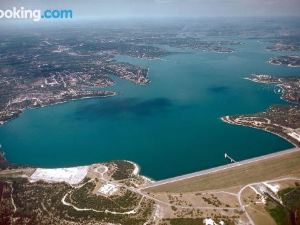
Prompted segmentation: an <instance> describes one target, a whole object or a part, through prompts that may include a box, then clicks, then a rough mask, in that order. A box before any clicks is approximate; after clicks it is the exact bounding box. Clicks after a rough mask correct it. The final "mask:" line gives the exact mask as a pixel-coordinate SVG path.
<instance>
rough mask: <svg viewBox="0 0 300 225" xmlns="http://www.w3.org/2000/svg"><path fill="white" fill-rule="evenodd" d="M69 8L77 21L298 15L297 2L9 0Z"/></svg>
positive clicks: (30, 5)
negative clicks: (93, 19) (91, 19)
mask: <svg viewBox="0 0 300 225" xmlns="http://www.w3.org/2000/svg"><path fill="white" fill-rule="evenodd" d="M14 6H15V7H21V6H23V7H25V8H38V9H72V10H73V13H74V15H75V17H76V18H77V19H89V18H127V17H128V18H135V17H138V18H140V17H145V18H161V17H277V16H299V12H300V0H89V1H87V0H85V1H83V0H74V1H69V0H56V1H55V0H51V1H50V0H44V1H36V0H10V1H5V2H3V1H1V2H0V9H9V8H12V7H14Z"/></svg>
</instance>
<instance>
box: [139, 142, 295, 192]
mask: <svg viewBox="0 0 300 225" xmlns="http://www.w3.org/2000/svg"><path fill="white" fill-rule="evenodd" d="M297 175H300V150H299V149H298V148H295V149H293V150H289V151H284V152H282V153H279V154H278V153H276V154H270V155H266V156H264V157H258V158H254V159H251V160H245V161H242V162H238V163H235V164H230V165H228V166H227V167H226V166H225V167H217V168H215V169H214V170H213V169H212V170H207V172H205V171H204V172H203V173H201V171H200V172H198V173H194V174H191V175H190V176H189V175H185V176H180V177H178V178H176V177H175V178H172V179H169V180H165V181H159V182H157V184H156V183H153V184H150V185H149V186H148V187H145V188H144V189H143V190H144V191H146V192H173V193H174V192H197V191H205V190H215V189H225V188H229V187H234V186H241V185H246V184H249V183H254V182H259V181H264V180H271V179H274V178H279V177H283V176H297Z"/></svg>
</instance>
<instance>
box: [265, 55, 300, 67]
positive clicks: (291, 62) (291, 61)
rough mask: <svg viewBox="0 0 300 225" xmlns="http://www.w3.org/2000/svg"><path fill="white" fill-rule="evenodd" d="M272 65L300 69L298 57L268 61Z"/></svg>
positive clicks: (275, 58) (281, 57)
mask: <svg viewBox="0 0 300 225" xmlns="http://www.w3.org/2000/svg"><path fill="white" fill-rule="evenodd" d="M268 62H269V63H270V64H273V65H286V66H288V67H300V56H279V57H274V58H271V59H270V60H269V61H268Z"/></svg>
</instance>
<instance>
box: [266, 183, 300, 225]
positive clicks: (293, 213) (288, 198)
mask: <svg viewBox="0 0 300 225" xmlns="http://www.w3.org/2000/svg"><path fill="white" fill-rule="evenodd" d="M278 195H279V197H280V198H281V200H282V205H281V204H279V203H278V202H276V201H274V200H272V199H270V198H269V199H268V201H267V205H266V209H267V211H268V212H269V213H270V215H271V216H272V217H273V219H274V220H275V221H276V223H277V224H278V225H293V224H300V187H297V186H296V187H290V188H286V189H284V190H281V191H279V192H278Z"/></svg>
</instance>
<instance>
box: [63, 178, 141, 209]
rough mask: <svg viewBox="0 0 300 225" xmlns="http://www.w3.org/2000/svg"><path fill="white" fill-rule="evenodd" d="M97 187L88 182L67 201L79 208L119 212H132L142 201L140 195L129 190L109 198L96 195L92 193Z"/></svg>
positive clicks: (73, 192)
mask: <svg viewBox="0 0 300 225" xmlns="http://www.w3.org/2000/svg"><path fill="white" fill-rule="evenodd" d="M95 187H96V184H95V183H93V182H88V183H86V184H85V185H84V186H82V187H81V188H79V189H75V190H74V191H72V193H71V194H70V195H69V197H68V199H67V200H68V201H71V203H72V204H74V205H76V207H79V208H91V209H95V210H99V211H105V210H110V211H117V212H126V211H130V210H132V209H134V208H135V207H136V206H137V205H138V203H139V201H140V200H141V196H140V195H138V194H136V193H134V192H131V191H129V190H124V193H123V194H121V195H116V196H111V197H109V198H108V197H105V196H102V195H96V194H93V193H92V191H93V190H94V189H95Z"/></svg>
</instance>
